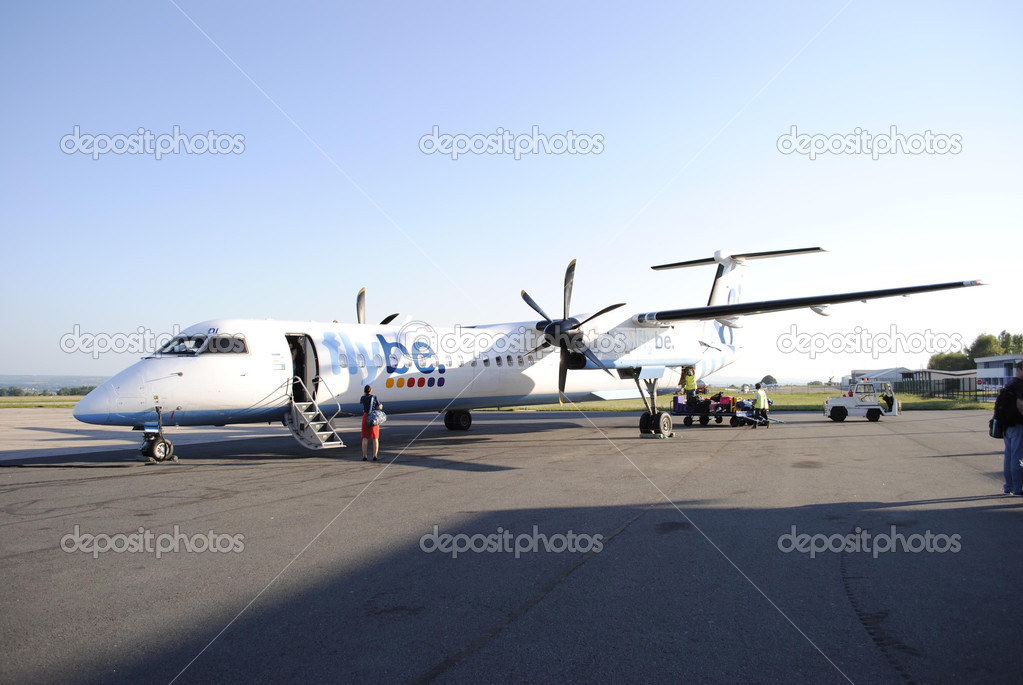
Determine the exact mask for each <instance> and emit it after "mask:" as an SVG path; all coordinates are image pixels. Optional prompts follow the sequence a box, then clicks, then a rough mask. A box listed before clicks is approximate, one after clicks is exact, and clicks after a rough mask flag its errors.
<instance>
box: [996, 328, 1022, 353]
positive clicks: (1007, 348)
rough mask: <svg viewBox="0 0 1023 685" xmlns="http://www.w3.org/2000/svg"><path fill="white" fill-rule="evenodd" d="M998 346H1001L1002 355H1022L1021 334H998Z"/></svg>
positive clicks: (1003, 332) (1005, 332) (1004, 332)
mask: <svg viewBox="0 0 1023 685" xmlns="http://www.w3.org/2000/svg"><path fill="white" fill-rule="evenodd" d="M998 344H999V345H1001V346H1002V354H1023V334H1020V333H1010V332H1009V331H1002V332H1001V333H999V334H998Z"/></svg>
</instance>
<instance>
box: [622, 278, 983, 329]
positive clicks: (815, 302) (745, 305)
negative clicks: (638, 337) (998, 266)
mask: <svg viewBox="0 0 1023 685" xmlns="http://www.w3.org/2000/svg"><path fill="white" fill-rule="evenodd" d="M975 285H983V283H981V282H980V281H955V282H953V283H936V284H934V285H915V286H910V287H907V288H888V289H886V290H863V291H860V292H856V293H838V294H835V295H814V296H812V297H792V298H788V299H785V300H766V301H763V302H739V303H737V304H722V305H710V306H707V307H691V308H689V309H666V310H663V311H659V312H650V313H648V314H643V315H642V318H643V319H644V320H646V321H707V320H710V319H723V318H731V317H735V316H743V315H746V314H766V313H768V312H781V311H785V310H788V309H803V308H804V307H823V306H825V305H829V304H842V303H843V302H856V301H858V300H859V301H863V302H866V301H867V300H876V299H879V298H882V297H897V296H899V295H902V296H906V295H916V294H918V293H929V292H933V291H936V290H952V289H955V288H968V287H971V286H975Z"/></svg>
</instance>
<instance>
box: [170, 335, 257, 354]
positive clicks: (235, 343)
mask: <svg viewBox="0 0 1023 685" xmlns="http://www.w3.org/2000/svg"><path fill="white" fill-rule="evenodd" d="M248 351H249V349H248V346H247V345H246V344H245V338H244V337H242V336H240V335H213V336H205V335H179V336H177V337H176V338H174V339H173V340H171V341H169V342H168V343H167V344H165V345H164V346H163V347H161V348H160V349H158V350H157V351H156V354H157V355H158V356H164V357H168V356H193V357H194V356H195V355H197V354H247V353H248Z"/></svg>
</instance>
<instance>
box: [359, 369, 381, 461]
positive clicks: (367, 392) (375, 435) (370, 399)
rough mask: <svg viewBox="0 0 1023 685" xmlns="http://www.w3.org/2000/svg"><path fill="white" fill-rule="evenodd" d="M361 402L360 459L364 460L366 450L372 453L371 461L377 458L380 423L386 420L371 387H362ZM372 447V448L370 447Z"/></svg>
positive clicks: (379, 402)
mask: <svg viewBox="0 0 1023 685" xmlns="http://www.w3.org/2000/svg"><path fill="white" fill-rule="evenodd" d="M359 402H361V403H362V460H363V461H366V455H367V453H368V452H370V451H371V452H372V453H373V461H376V460H377V450H378V449H379V447H380V424H381V423H383V422H384V421H385V420H386V417H387V415H386V414H384V405H383V403H382V402H381V401H380V400H378V399H377V396H376V395H374V394H373V388H372V387H370V386H368V385H367V386H366V387H365V388H363V395H362V397H360V398H359ZM370 448H372V449H370Z"/></svg>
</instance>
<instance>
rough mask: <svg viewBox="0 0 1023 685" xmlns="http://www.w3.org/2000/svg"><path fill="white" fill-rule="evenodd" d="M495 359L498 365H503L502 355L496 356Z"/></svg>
mask: <svg viewBox="0 0 1023 685" xmlns="http://www.w3.org/2000/svg"><path fill="white" fill-rule="evenodd" d="M494 361H495V362H496V363H497V365H498V366H500V365H501V358H500V357H494Z"/></svg>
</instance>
